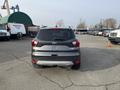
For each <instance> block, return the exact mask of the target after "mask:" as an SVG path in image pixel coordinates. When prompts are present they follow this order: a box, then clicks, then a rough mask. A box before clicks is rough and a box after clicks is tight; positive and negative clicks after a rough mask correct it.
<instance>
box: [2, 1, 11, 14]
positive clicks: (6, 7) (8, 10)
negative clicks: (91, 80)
mask: <svg viewBox="0 0 120 90" xmlns="http://www.w3.org/2000/svg"><path fill="white" fill-rule="evenodd" d="M1 9H7V13H8V15H10V8H9V2H8V0H5V1H4V4H3V6H2V8H1Z"/></svg>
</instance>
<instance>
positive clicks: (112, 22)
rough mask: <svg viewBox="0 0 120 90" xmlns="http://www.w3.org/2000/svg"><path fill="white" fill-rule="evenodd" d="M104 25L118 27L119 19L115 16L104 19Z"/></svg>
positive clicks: (112, 27)
mask: <svg viewBox="0 0 120 90" xmlns="http://www.w3.org/2000/svg"><path fill="white" fill-rule="evenodd" d="M103 25H104V27H106V28H108V29H109V28H110V29H115V28H116V27H117V21H116V19H114V18H108V19H106V20H104V22H103Z"/></svg>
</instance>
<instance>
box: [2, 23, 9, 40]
mask: <svg viewBox="0 0 120 90" xmlns="http://www.w3.org/2000/svg"><path fill="white" fill-rule="evenodd" d="M0 39H1V40H10V32H9V31H7V30H6V28H5V26H4V25H0Z"/></svg>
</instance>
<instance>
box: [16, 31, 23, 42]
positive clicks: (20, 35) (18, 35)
mask: <svg viewBox="0 0 120 90" xmlns="http://www.w3.org/2000/svg"><path fill="white" fill-rule="evenodd" d="M22 36H23V35H22V33H21V32H20V33H18V34H17V39H20V40H21V39H22Z"/></svg>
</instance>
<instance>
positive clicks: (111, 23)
mask: <svg viewBox="0 0 120 90" xmlns="http://www.w3.org/2000/svg"><path fill="white" fill-rule="evenodd" d="M76 28H77V29H87V28H90V29H99V30H100V29H117V28H120V25H118V23H117V20H116V19H114V18H107V19H105V20H100V22H99V23H97V24H95V25H90V26H88V25H87V24H86V23H85V22H84V21H83V22H80V23H79V24H78V25H77V27H76Z"/></svg>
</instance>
